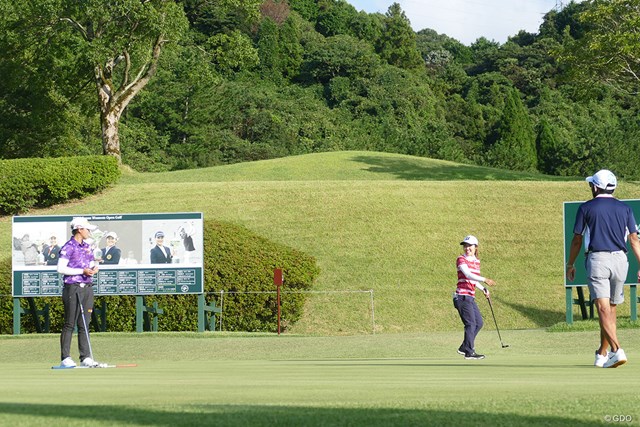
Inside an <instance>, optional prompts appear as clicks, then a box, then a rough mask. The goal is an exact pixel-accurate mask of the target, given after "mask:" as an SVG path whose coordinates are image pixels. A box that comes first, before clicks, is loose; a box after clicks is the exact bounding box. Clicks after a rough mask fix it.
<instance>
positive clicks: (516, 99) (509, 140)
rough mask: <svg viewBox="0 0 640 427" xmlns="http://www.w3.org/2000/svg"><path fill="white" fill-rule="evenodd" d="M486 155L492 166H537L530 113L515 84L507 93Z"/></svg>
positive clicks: (534, 167)
mask: <svg viewBox="0 0 640 427" xmlns="http://www.w3.org/2000/svg"><path fill="white" fill-rule="evenodd" d="M488 159H489V162H490V164H491V166H494V167H498V168H504V169H512V170H523V171H534V170H536V167H537V156H536V136H535V133H534V130H533V125H532V123H531V119H530V118H529V113H528V112H527V109H526V108H525V106H524V104H523V103H522V101H521V100H520V95H519V93H518V91H517V90H516V89H515V88H514V89H511V90H510V91H509V94H508V96H507V100H506V103H505V107H504V114H503V116H502V120H501V122H500V125H499V128H498V139H497V141H496V143H495V144H494V145H493V146H492V147H491V149H490V151H489V153H488Z"/></svg>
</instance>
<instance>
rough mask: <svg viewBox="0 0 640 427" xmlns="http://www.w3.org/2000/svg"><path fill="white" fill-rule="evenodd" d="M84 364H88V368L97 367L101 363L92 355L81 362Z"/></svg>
mask: <svg viewBox="0 0 640 427" xmlns="http://www.w3.org/2000/svg"><path fill="white" fill-rule="evenodd" d="M80 364H81V365H82V366H86V367H88V368H97V367H98V366H99V365H100V364H99V363H98V362H96V361H95V360H93V359H92V358H90V357H85V358H84V359H83V360H82V362H80Z"/></svg>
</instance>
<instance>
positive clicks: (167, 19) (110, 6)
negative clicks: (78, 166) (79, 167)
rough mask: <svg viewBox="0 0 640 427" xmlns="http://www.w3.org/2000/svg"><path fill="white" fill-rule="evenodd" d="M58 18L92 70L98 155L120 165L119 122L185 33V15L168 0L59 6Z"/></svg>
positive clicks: (96, 0)
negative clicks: (99, 138)
mask: <svg viewBox="0 0 640 427" xmlns="http://www.w3.org/2000/svg"><path fill="white" fill-rule="evenodd" d="M58 13H59V18H58V19H59V22H61V23H65V24H67V25H69V28H72V29H73V30H74V31H76V32H77V33H78V34H79V35H80V39H79V44H80V45H81V46H82V48H83V51H84V53H85V54H86V55H87V56H86V57H85V58H83V59H85V60H86V61H88V62H89V63H90V64H91V66H92V68H93V72H94V79H95V80H94V82H95V86H96V89H97V94H98V106H99V109H100V124H101V129H102V149H103V153H104V154H106V155H111V156H115V157H117V158H118V160H119V161H120V158H121V157H120V138H119V135H118V125H119V122H120V117H121V115H122V113H123V112H124V110H125V108H127V106H128V105H129V103H130V102H131V100H132V99H133V98H134V97H135V96H136V95H137V94H138V93H139V92H140V91H141V90H142V89H143V88H144V87H145V86H146V85H147V83H149V80H150V79H151V78H152V77H153V75H154V74H155V73H156V71H157V69H158V60H159V59H160V54H161V52H162V49H163V47H164V45H165V44H166V43H167V42H170V41H171V42H177V41H179V40H180V38H181V37H182V35H183V34H184V33H185V32H186V30H187V27H188V26H187V20H186V17H185V15H184V12H183V10H182V8H181V7H180V5H179V4H177V3H176V2H174V1H170V0H148V1H140V0H122V1H120V2H118V3H112V2H104V1H102V0H85V1H82V2H69V3H66V4H63V5H62V7H61V9H60V10H59V12H58Z"/></svg>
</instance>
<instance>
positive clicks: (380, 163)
mask: <svg viewBox="0 0 640 427" xmlns="http://www.w3.org/2000/svg"><path fill="white" fill-rule="evenodd" d="M351 160H353V161H356V162H361V163H364V164H367V165H369V167H368V168H367V169H366V170H367V171H369V172H374V173H386V174H392V175H395V176H396V177H398V178H399V179H404V180H408V181H411V180H415V181H454V180H477V181H575V178H567V177H556V176H548V175H542V174H533V173H527V172H516V171H508V170H501V169H493V168H487V167H481V166H473V165H457V164H451V165H437V164H434V165H427V164H425V162H423V161H422V160H421V159H411V158H407V159H397V158H389V157H384V156H355V157H353V158H352V159H351Z"/></svg>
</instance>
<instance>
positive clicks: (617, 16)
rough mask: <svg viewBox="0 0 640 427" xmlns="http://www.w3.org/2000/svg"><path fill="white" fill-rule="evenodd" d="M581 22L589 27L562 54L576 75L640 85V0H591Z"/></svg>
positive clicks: (580, 16) (605, 81)
mask: <svg viewBox="0 0 640 427" xmlns="http://www.w3.org/2000/svg"><path fill="white" fill-rule="evenodd" d="M579 21H580V22H581V23H582V24H583V25H584V26H586V27H587V29H588V30H587V31H585V32H584V34H583V35H582V36H581V37H578V38H575V39H570V41H569V42H567V43H566V46H565V49H564V50H563V51H562V53H561V55H560V58H561V60H562V61H563V62H565V63H568V64H569V65H570V66H571V69H572V71H573V72H574V77H575V78H576V79H577V80H584V79H589V80H590V81H592V82H600V83H605V84H608V85H611V86H614V87H617V88H623V87H624V86H625V85H626V84H629V83H631V84H632V85H633V86H634V87H635V86H636V85H637V84H640V0H607V1H604V0H588V1H586V2H585V9H584V11H583V12H582V13H581V14H580V15H579Z"/></svg>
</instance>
